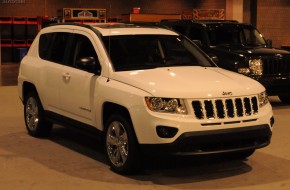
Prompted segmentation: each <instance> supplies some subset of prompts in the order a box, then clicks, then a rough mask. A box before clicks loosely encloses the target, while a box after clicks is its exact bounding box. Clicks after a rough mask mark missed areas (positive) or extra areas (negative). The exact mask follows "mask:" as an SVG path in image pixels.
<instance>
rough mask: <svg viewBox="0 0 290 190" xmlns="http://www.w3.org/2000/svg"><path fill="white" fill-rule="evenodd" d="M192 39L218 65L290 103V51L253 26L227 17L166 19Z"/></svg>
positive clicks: (165, 23) (169, 24) (168, 24)
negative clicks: (229, 19)
mask: <svg viewBox="0 0 290 190" xmlns="http://www.w3.org/2000/svg"><path fill="white" fill-rule="evenodd" d="M161 25H163V26H165V27H167V28H171V29H173V30H175V31H177V32H179V33H181V34H183V35H185V36H187V37H188V38H189V39H191V40H192V41H193V42H195V43H196V44H197V45H198V46H199V47H200V48H201V49H202V50H204V51H205V52H206V53H207V54H208V55H209V56H210V57H211V58H212V59H213V60H214V61H215V62H216V64H217V65H218V66H219V67H222V68H225V69H228V70H231V71H235V72H238V73H242V74H245V75H247V76H249V77H251V78H254V79H256V80H257V81H259V82H260V83H262V84H263V85H264V86H265V87H266V89H267V92H268V94H269V95H278V96H279V98H280V100H281V101H282V102H284V103H287V104H289V103H290V52H288V51H285V50H282V49H276V48H273V47H272V45H271V44H272V43H271V40H267V41H266V40H265V39H264V38H263V36H262V34H261V33H260V32H259V31H258V30H257V29H256V28H255V27H253V26H252V25H250V24H244V23H239V22H237V21H228V20H222V21H220V20H218V21H215V20H178V21H163V22H161Z"/></svg>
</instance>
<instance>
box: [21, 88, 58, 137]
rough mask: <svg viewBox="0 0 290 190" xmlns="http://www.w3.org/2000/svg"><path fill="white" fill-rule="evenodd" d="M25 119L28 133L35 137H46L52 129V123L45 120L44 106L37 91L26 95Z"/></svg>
mask: <svg viewBox="0 0 290 190" xmlns="http://www.w3.org/2000/svg"><path fill="white" fill-rule="evenodd" d="M24 120H25V125H26V129H27V131H28V134H30V135H31V136H33V137H46V136H48V134H49V133H50V131H51V129H52V123H51V122H49V121H46V120H45V117H44V111H43V107H42V105H41V102H40V100H39V97H38V95H37V93H36V92H35V91H31V92H29V93H28V94H27V95H26V97H25V100H24Z"/></svg>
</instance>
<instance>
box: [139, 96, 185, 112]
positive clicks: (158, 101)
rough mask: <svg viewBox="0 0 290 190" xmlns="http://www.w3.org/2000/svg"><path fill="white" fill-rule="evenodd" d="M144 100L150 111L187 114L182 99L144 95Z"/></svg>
mask: <svg viewBox="0 0 290 190" xmlns="http://www.w3.org/2000/svg"><path fill="white" fill-rule="evenodd" d="M145 101H146V104H147V106H148V108H149V109H150V110H151V111H155V112H163V113H176V114H187V110H186V107H185V105H184V101H183V100H182V99H178V98H159V97H145Z"/></svg>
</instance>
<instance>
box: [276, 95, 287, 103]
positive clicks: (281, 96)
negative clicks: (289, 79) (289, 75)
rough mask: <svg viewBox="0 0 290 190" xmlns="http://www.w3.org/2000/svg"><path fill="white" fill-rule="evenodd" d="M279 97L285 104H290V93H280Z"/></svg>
mask: <svg viewBox="0 0 290 190" xmlns="http://www.w3.org/2000/svg"><path fill="white" fill-rule="evenodd" d="M278 97H279V99H280V100H281V102H282V103H283V104H290V95H279V96H278Z"/></svg>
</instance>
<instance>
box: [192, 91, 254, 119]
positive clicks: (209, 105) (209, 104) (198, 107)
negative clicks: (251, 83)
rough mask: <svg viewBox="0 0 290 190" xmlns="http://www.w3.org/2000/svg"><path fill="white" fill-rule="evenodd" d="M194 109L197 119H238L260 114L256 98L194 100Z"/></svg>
mask: <svg viewBox="0 0 290 190" xmlns="http://www.w3.org/2000/svg"><path fill="white" fill-rule="evenodd" d="M192 107H193V111H194V114H195V117H196V118H197V119H224V118H236V117H244V116H251V115H255V114H257V113H258V101H257V97H256V96H251V97H242V98H224V99H222V98H219V99H206V100H193V101H192Z"/></svg>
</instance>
